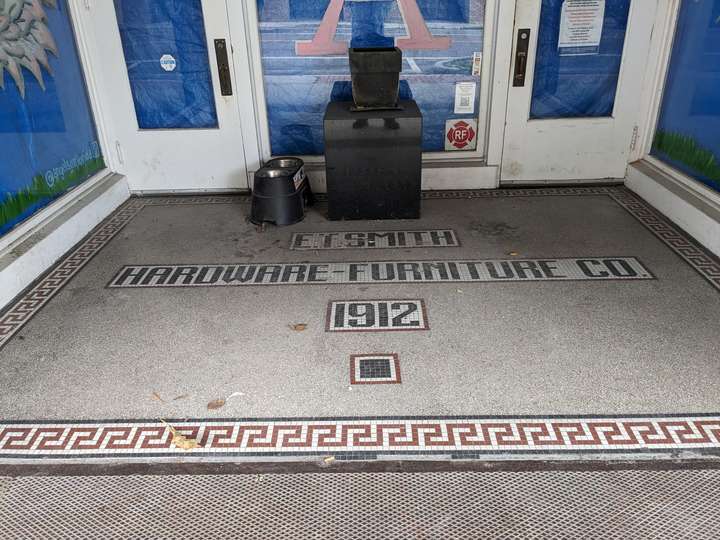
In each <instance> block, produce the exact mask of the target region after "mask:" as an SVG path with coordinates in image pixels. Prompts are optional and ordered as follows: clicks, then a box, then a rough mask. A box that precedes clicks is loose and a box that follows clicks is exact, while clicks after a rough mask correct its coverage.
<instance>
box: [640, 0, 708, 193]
mask: <svg viewBox="0 0 720 540" xmlns="http://www.w3.org/2000/svg"><path fill="white" fill-rule="evenodd" d="M652 154H653V155H654V156H656V157H658V158H660V159H662V160H663V161H665V162H667V163H668V164H670V165H672V166H673V167H675V168H677V169H679V170H681V171H682V172H684V173H686V174H688V175H690V176H692V177H693V178H695V179H696V180H699V181H700V182H703V183H704V184H706V185H708V186H710V187H712V188H713V189H716V190H718V191H720V0H692V1H687V0H686V1H684V2H683V3H682V6H681V8H680V16H679V19H678V25H677V31H676V35H675V43H674V45H673V51H672V59H671V62H670V68H669V72H668V77H667V83H666V85H665V94H664V97H663V103H662V108H661V112H660V119H659V121H658V126H657V131H656V134H655V140H654V144H653V149H652Z"/></svg>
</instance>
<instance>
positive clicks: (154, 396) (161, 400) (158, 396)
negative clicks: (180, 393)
mask: <svg viewBox="0 0 720 540" xmlns="http://www.w3.org/2000/svg"><path fill="white" fill-rule="evenodd" d="M152 398H153V399H154V400H155V401H159V402H160V403H165V400H164V399H163V398H161V397H160V394H158V393H157V392H153V393H152Z"/></svg>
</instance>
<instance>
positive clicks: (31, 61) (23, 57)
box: [0, 0, 58, 99]
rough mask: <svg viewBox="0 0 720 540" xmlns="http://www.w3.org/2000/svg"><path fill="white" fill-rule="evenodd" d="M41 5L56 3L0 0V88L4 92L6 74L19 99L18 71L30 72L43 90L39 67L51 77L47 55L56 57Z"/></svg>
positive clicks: (21, 80) (54, 4)
mask: <svg viewBox="0 0 720 540" xmlns="http://www.w3.org/2000/svg"><path fill="white" fill-rule="evenodd" d="M45 6H47V7H51V8H57V0H0V88H2V89H5V71H7V72H8V73H9V74H10V76H11V77H12V79H13V80H14V81H15V84H16V85H17V87H18V90H19V91H20V95H21V96H22V97H23V99H25V78H24V76H23V71H22V68H25V69H27V70H28V71H29V72H30V73H32V74H33V75H34V76H35V79H37V81H38V83H40V86H41V87H42V89H43V90H45V81H44V80H43V73H42V69H41V68H43V67H44V68H45V71H47V72H48V73H49V74H52V70H51V68H50V62H49V61H48V55H47V53H48V52H50V53H52V54H53V55H55V56H58V48H57V44H56V43H55V39H54V38H53V36H52V34H51V33H50V29H49V28H48V26H47V14H46V13H45Z"/></svg>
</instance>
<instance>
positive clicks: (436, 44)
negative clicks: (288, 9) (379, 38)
mask: <svg viewBox="0 0 720 540" xmlns="http://www.w3.org/2000/svg"><path fill="white" fill-rule="evenodd" d="M397 1H398V7H399V8H400V13H401V15H402V18H403V21H404V22H405V28H406V29H407V33H408V35H407V37H401V38H397V39H396V45H397V46H398V47H399V48H401V49H409V50H412V49H432V50H447V49H449V48H450V45H451V44H452V40H451V39H450V38H449V37H447V36H440V37H436V36H433V35H432V34H431V33H430V30H429V28H428V26H427V24H426V23H425V18H424V17H423V15H422V12H421V11H420V7H419V6H418V4H417V0H397ZM344 5H345V0H330V5H329V6H328V8H327V10H326V11H325V15H324V16H323V20H322V22H321V23H320V27H319V28H318V30H317V32H316V33H315V37H313V39H312V40H311V41H296V42H295V53H296V54H297V55H298V56H330V55H340V54H345V53H346V52H347V49H348V42H347V41H338V40H336V39H335V36H336V34H337V28H338V24H339V23H340V17H341V16H342V11H343V6H344Z"/></svg>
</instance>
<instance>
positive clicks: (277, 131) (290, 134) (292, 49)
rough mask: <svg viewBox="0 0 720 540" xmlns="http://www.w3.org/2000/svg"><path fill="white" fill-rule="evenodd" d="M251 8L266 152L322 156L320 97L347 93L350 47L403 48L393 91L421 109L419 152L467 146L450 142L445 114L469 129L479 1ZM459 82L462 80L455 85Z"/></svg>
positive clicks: (287, 3) (473, 114)
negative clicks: (256, 20) (258, 53)
mask: <svg viewBox="0 0 720 540" xmlns="http://www.w3.org/2000/svg"><path fill="white" fill-rule="evenodd" d="M257 6H258V16H259V26H260V40H261V46H262V61H263V73H264V80H265V94H266V99H267V112H268V119H269V125H270V138H271V145H272V153H273V154H274V155H281V154H294V155H319V154H322V153H323V151H324V142H323V126H322V122H323V115H324V113H325V107H326V105H327V103H328V102H329V101H331V100H350V99H352V94H351V92H350V87H349V84H348V81H349V80H350V72H349V67H348V59H347V49H348V47H349V46H353V47H392V46H397V47H400V48H401V49H402V50H403V57H404V59H403V74H402V81H403V83H402V87H401V94H402V96H401V97H404V98H410V97H412V98H413V99H415V100H416V101H417V102H418V105H419V106H420V109H421V110H422V112H423V115H424V132H423V149H424V150H425V151H443V150H445V149H446V148H448V147H449V148H448V149H453V150H474V149H475V144H468V142H466V141H463V144H460V145H458V144H454V145H453V144H452V142H453V141H452V140H451V141H450V144H448V142H447V141H448V137H449V136H450V138H451V139H452V137H453V135H452V134H453V133H454V132H453V131H449V129H448V127H449V125H452V124H453V123H452V122H451V123H450V124H448V121H451V120H462V121H467V122H469V124H468V125H470V126H473V125H475V127H476V120H475V119H477V117H478V115H479V110H478V109H479V104H480V96H479V94H480V91H479V88H480V85H479V83H480V77H479V73H478V72H479V67H480V58H481V55H482V50H483V34H484V17H485V0H257ZM475 58H477V60H478V61H477V62H474V59H475ZM473 66H475V69H473ZM473 73H478V74H476V75H474V74H473ZM458 83H469V84H466V85H464V86H463V87H462V88H461V89H460V90H458V88H457V84H458ZM473 85H475V87H474V94H473V93H472V91H473ZM456 96H458V100H457V103H456ZM461 102H462V103H461ZM458 105H462V106H461V107H459V108H457V106H458ZM450 129H452V128H450ZM476 131H477V130H475V129H473V131H472V133H473V135H474V134H475V132H476ZM465 132H468V133H469V131H465ZM471 142H473V141H471ZM475 142H476V141H475Z"/></svg>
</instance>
